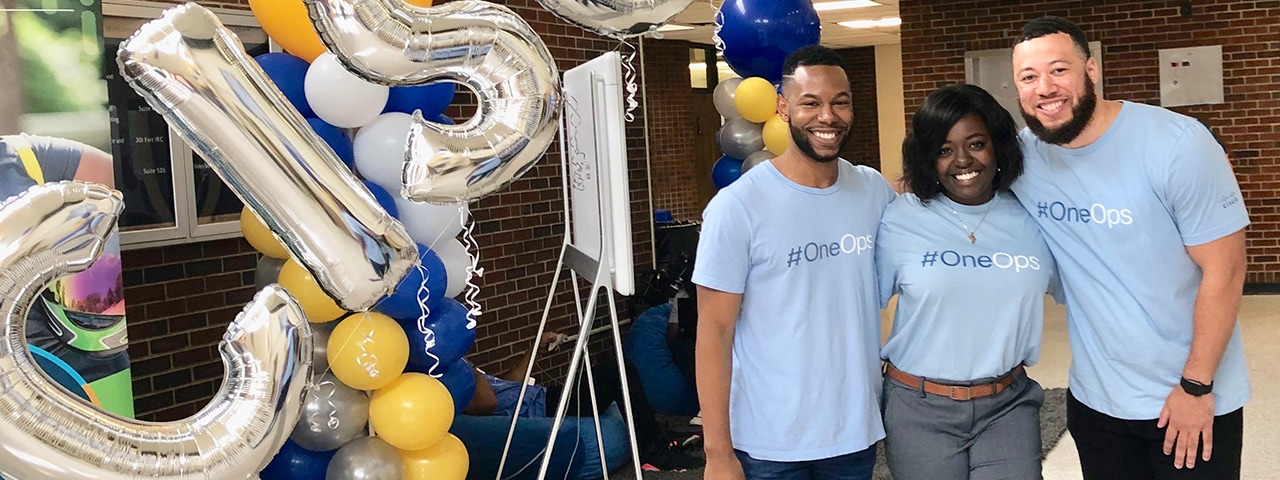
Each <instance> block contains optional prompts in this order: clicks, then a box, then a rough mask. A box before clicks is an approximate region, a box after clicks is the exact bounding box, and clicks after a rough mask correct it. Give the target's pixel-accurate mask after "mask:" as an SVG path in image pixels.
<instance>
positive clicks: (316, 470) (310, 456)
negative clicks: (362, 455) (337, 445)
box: [258, 440, 337, 480]
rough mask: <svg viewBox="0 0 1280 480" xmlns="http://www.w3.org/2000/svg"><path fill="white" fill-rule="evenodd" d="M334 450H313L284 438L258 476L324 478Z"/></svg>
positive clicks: (280, 479) (265, 478)
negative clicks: (278, 449) (274, 454)
mask: <svg viewBox="0 0 1280 480" xmlns="http://www.w3.org/2000/svg"><path fill="white" fill-rule="evenodd" d="M336 452H337V450H332V451H328V452H313V451H311V450H307V449H305V448H302V447H299V446H298V444H296V443H293V440H286V441H285V442H284V446H282V447H280V452H279V453H276V456H275V458H272V459H271V463H268V464H267V468H264V469H262V472H260V473H259V474H258V477H259V478H261V479H262V480H324V478H325V470H327V469H328V468H329V461H330V460H333V454H334V453H336Z"/></svg>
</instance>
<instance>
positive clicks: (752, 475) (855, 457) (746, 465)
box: [733, 445, 876, 480]
mask: <svg viewBox="0 0 1280 480" xmlns="http://www.w3.org/2000/svg"><path fill="white" fill-rule="evenodd" d="M733 453H735V454H737V456H738V461H739V462H741V463H742V472H743V473H745V474H746V477H747V480H775V479H776V480H810V479H837V480H871V472H872V470H873V469H875V466H876V446H875V445H872V446H870V447H868V448H867V449H866V450H863V451H860V452H853V453H849V454H845V455H840V456H838V457H831V458H824V459H822V460H810V461H806V462H771V461H768V460H756V459H754V458H751V456H750V455H747V452H744V451H742V450H734V452H733Z"/></svg>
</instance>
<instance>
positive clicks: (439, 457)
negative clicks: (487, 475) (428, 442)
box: [400, 433, 471, 480]
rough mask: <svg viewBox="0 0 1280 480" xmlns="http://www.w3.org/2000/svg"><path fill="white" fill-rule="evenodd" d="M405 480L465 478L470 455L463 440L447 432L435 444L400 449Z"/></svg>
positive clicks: (462, 479)
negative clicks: (412, 448)
mask: <svg viewBox="0 0 1280 480" xmlns="http://www.w3.org/2000/svg"><path fill="white" fill-rule="evenodd" d="M400 458H401V459H403V460H404V480H464V479H466V478H467V468H468V467H469V466H470V461H471V459H470V457H469V456H468V455H467V447H466V445H463V444H462V440H458V437H455V436H453V434H449V433H446V434H445V436H444V438H443V439H441V440H440V441H439V442H436V444H435V445H432V446H430V447H427V448H424V449H421V450H400Z"/></svg>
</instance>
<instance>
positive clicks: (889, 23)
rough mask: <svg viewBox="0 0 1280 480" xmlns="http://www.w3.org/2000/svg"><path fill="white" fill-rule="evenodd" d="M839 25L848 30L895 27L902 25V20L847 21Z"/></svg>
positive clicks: (888, 18)
mask: <svg viewBox="0 0 1280 480" xmlns="http://www.w3.org/2000/svg"><path fill="white" fill-rule="evenodd" d="M839 25H840V26H843V27H849V28H885V27H897V26H899V25H902V19H901V18H899V17H887V18H881V19H878V20H849V21H847V22H840V23H839Z"/></svg>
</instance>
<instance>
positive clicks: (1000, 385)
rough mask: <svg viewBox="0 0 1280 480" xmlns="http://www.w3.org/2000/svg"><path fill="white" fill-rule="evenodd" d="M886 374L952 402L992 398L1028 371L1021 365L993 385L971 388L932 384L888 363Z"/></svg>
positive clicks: (886, 363) (985, 384) (992, 383)
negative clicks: (1015, 378)
mask: <svg viewBox="0 0 1280 480" xmlns="http://www.w3.org/2000/svg"><path fill="white" fill-rule="evenodd" d="M884 374H885V375H888V376H889V378H892V379H894V380H897V381H899V382H902V384H904V385H907V386H909V387H912V388H921V389H923V390H924V392H925V393H929V394H933V395H938V396H941V397H947V398H950V399H952V400H958V401H966V400H973V399H975V398H982V397H990V396H992V395H995V394H997V393H1000V392H1003V391H1004V389H1006V388H1009V385H1012V384H1013V380H1014V377H1015V376H1017V375H1026V369H1025V368H1023V366H1022V365H1021V364H1019V365H1018V366H1016V367H1013V370H1010V371H1009V373H1006V374H1004V376H1002V377H1000V378H997V379H996V380H995V381H993V382H991V383H984V384H982V385H969V386H962V385H943V384H941V383H934V382H930V381H928V380H925V379H922V378H920V377H917V376H915V375H912V374H910V373H907V372H904V371H902V370H898V368H897V367H895V366H893V364H892V363H888V362H885V368H884Z"/></svg>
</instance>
